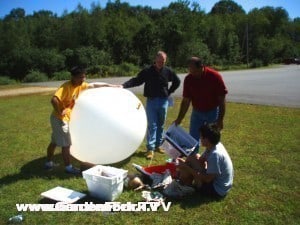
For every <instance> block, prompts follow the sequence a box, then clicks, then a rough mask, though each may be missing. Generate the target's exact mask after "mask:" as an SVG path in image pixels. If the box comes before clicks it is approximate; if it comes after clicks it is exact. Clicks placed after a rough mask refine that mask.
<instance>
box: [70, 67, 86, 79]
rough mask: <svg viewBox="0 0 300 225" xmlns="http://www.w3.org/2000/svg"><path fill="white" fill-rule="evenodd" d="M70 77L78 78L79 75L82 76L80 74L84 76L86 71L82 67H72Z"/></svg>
mask: <svg viewBox="0 0 300 225" xmlns="http://www.w3.org/2000/svg"><path fill="white" fill-rule="evenodd" d="M70 72H71V75H72V76H73V77H75V76H79V75H82V74H85V73H86V70H85V68H83V67H82V66H74V67H73V68H72V69H71V70H70Z"/></svg>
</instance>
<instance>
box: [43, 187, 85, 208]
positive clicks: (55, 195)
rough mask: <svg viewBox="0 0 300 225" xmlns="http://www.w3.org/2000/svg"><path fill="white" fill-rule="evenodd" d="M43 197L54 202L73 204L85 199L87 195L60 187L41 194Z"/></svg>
mask: <svg viewBox="0 0 300 225" xmlns="http://www.w3.org/2000/svg"><path fill="white" fill-rule="evenodd" d="M41 196H43V197H44V198H49V199H52V200H54V201H58V202H64V203H69V204H71V203H74V202H77V201H78V200H79V199H81V198H84V197H85V196H86V194H83V193H80V192H77V191H74V190H71V189H68V188H63V187H60V186H58V187H55V188H52V189H50V190H48V191H45V192H43V193H41Z"/></svg>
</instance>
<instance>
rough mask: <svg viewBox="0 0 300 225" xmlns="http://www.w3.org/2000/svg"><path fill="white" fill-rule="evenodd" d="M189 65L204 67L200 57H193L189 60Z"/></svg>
mask: <svg viewBox="0 0 300 225" xmlns="http://www.w3.org/2000/svg"><path fill="white" fill-rule="evenodd" d="M188 64H189V65H190V64H193V65H195V66H196V67H197V68H200V67H202V66H203V62H202V59H200V58H198V57H191V58H190V59H189V60H188Z"/></svg>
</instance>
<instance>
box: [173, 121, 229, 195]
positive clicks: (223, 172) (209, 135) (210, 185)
mask: <svg viewBox="0 0 300 225" xmlns="http://www.w3.org/2000/svg"><path fill="white" fill-rule="evenodd" d="M200 133H201V144H202V145H203V146H204V147H205V148H206V150H205V151H204V153H203V154H202V155H201V156H200V155H199V154H196V155H191V156H189V157H187V159H186V160H184V159H180V158H179V159H178V161H179V165H178V167H177V169H178V170H179V180H180V181H181V183H183V184H184V185H190V186H191V185H194V186H195V187H196V189H197V191H199V192H200V193H201V194H203V195H208V196H210V197H217V198H218V197H224V196H226V194H227V193H228V192H229V191H230V189H231V187H232V183H233V174H234V171H233V165H232V161H231V159H230V156H229V154H228V152H227V151H226V149H225V147H224V146H223V144H222V143H221V142H220V138H221V134H220V130H219V129H218V127H217V125H216V124H205V125H204V126H202V127H201V128H200Z"/></svg>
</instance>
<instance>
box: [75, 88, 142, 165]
mask: <svg viewBox="0 0 300 225" xmlns="http://www.w3.org/2000/svg"><path fill="white" fill-rule="evenodd" d="M146 129H147V118H146V113H145V109H144V107H143V104H142V102H141V101H140V100H139V99H138V98H137V97H136V96H135V95H134V94H133V93H132V92H130V91H129V90H126V89H122V88H111V87H104V88H94V89H88V90H86V91H84V92H82V93H81V94H80V95H79V97H78V99H77V100H76V103H75V105H74V108H73V110H72V113H71V120H70V133H71V139H72V146H71V154H72V156H73V157H75V158H77V159H78V160H80V161H82V162H89V163H94V164H111V163H116V162H120V161H122V160H124V159H126V158H128V157H129V156H130V155H132V154H133V153H134V152H135V151H136V150H137V148H138V147H139V146H140V144H141V143H142V141H143V139H144V137H145V133H146Z"/></svg>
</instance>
